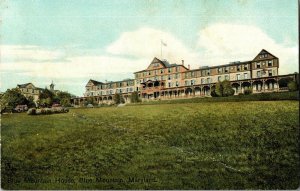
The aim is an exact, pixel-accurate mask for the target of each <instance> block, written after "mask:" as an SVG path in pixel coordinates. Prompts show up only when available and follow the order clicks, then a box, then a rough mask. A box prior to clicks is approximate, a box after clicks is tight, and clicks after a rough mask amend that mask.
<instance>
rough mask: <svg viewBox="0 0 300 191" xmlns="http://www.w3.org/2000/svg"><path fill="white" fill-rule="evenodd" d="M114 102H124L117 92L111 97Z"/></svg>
mask: <svg viewBox="0 0 300 191" xmlns="http://www.w3.org/2000/svg"><path fill="white" fill-rule="evenodd" d="M113 100H114V102H115V104H120V103H125V100H124V98H123V96H122V95H121V94H119V93H116V94H115V95H114V97H113Z"/></svg>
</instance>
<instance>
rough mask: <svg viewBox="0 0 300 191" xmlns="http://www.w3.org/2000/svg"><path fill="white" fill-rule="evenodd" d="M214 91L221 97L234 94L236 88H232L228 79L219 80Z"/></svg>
mask: <svg viewBox="0 0 300 191" xmlns="http://www.w3.org/2000/svg"><path fill="white" fill-rule="evenodd" d="M214 91H215V94H216V96H219V97H227V96H232V95H233V94H234V90H233V89H232V87H231V84H230V82H229V81H228V80H224V81H222V82H218V83H217V84H216V88H215V90H214ZM212 94H213V93H212Z"/></svg>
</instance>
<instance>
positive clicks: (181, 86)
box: [72, 49, 298, 105]
mask: <svg viewBox="0 0 300 191" xmlns="http://www.w3.org/2000/svg"><path fill="white" fill-rule="evenodd" d="M278 67H279V59H278V58H277V57H276V56H274V55H272V54H271V53H269V52H268V51H266V50H264V49H263V50H261V52H260V53H259V54H258V55H257V56H256V57H255V58H254V59H253V60H250V61H244V62H232V63H229V64H225V65H218V66H210V67H208V66H203V67H200V68H199V69H192V70H191V69H190V66H189V65H188V67H186V66H185V65H184V61H183V60H182V63H181V64H169V63H168V62H167V61H166V60H160V59H158V58H154V59H153V60H152V62H151V63H150V65H149V66H148V68H146V69H145V70H142V71H138V72H135V73H134V75H135V78H134V79H126V80H122V81H115V82H105V83H103V82H98V81H95V80H89V82H88V83H87V85H86V92H85V94H84V97H79V98H74V99H73V100H72V102H73V104H75V105H80V104H82V103H83V102H84V101H85V100H86V99H88V98H93V99H94V100H95V102H97V103H99V104H100V103H109V102H112V100H113V95H114V94H115V93H119V94H122V95H123V97H124V99H125V101H126V102H128V101H129V100H130V99H129V96H130V94H131V93H132V92H134V91H136V92H138V94H139V97H140V98H141V99H142V100H149V99H175V98H190V97H195V96H210V91H211V90H212V89H213V88H214V86H215V84H216V83H217V82H219V81H223V80H228V81H230V83H231V85H232V88H233V89H234V90H235V94H236V95H237V94H239V93H243V92H244V90H245V89H252V91H253V93H260V92H278V91H281V89H280V88H279V85H278V81H279V80H280V79H281V78H286V77H290V78H293V80H295V81H297V80H298V74H289V75H278Z"/></svg>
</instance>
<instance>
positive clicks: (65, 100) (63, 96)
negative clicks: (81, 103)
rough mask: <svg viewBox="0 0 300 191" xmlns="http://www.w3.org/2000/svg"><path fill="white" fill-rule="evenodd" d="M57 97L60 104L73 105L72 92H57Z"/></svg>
mask: <svg viewBox="0 0 300 191" xmlns="http://www.w3.org/2000/svg"><path fill="white" fill-rule="evenodd" d="M56 97H57V98H58V99H59V104H60V105H61V106H64V107H69V106H71V94H70V93H68V92H63V91H61V92H58V93H57V96H56Z"/></svg>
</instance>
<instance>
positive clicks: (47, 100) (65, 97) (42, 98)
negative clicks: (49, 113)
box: [38, 89, 71, 107]
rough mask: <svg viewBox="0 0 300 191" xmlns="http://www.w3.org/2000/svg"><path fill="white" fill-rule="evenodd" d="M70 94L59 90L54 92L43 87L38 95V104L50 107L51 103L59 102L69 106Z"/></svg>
mask: <svg viewBox="0 0 300 191" xmlns="http://www.w3.org/2000/svg"><path fill="white" fill-rule="evenodd" d="M70 100H71V94H70V93H68V92H63V91H60V92H58V93H57V94H54V93H53V92H52V91H50V90H48V89H45V90H43V91H42V92H41V93H40V95H39V100H38V104H39V105H40V106H42V107H50V106H52V105H53V104H60V105H61V106H64V107H69V106H71V102H70Z"/></svg>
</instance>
